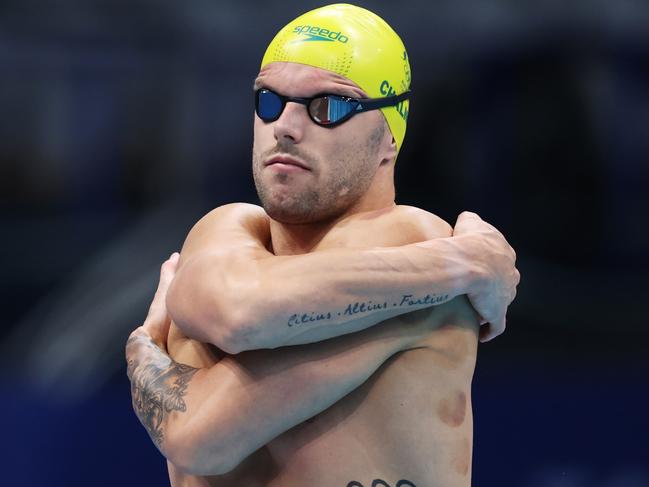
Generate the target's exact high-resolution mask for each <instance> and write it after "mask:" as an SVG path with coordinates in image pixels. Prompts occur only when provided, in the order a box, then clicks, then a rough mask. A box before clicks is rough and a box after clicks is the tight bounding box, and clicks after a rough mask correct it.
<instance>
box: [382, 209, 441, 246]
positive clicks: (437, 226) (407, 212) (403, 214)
mask: <svg viewBox="0 0 649 487" xmlns="http://www.w3.org/2000/svg"><path fill="white" fill-rule="evenodd" d="M393 219H394V224H395V225H400V226H402V227H405V228H407V229H408V230H409V231H410V232H412V233H413V236H415V235H420V236H421V237H422V240H431V239H433V238H442V237H450V236H451V235H453V227H451V225H449V224H448V223H447V222H446V221H445V220H444V219H442V218H440V217H439V216H437V215H435V214H433V213H431V212H429V211H426V210H422V209H421V208H417V207H415V206H407V205H398V206H396V207H395V211H394V215H393Z"/></svg>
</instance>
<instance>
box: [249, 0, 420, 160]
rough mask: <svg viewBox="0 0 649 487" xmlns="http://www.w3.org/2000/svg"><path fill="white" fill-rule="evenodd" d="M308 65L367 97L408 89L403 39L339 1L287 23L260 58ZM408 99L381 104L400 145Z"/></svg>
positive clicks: (370, 15)
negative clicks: (345, 81)
mask: <svg viewBox="0 0 649 487" xmlns="http://www.w3.org/2000/svg"><path fill="white" fill-rule="evenodd" d="M276 61H284V62H291V63H300V64H307V65H309V66H315V67H317V68H322V69H326V70H328V71H333V72H334V73H338V74H340V75H341V76H344V77H345V78H347V79H350V80H352V81H353V82H354V83H356V84H357V85H358V86H359V87H360V88H361V89H363V91H365V93H367V95H368V96H369V97H370V98H382V97H386V96H394V95H400V94H401V93H403V92H405V91H408V90H409V89H410V63H409V62H408V54H407V53H406V48H405V47H404V45H403V42H402V41H401V39H400V38H399V36H398V35H397V33H396V32H394V30H392V28H391V27H390V26H389V25H388V24H387V22H385V21H384V20H383V19H382V18H381V17H379V16H378V15H376V14H374V13H372V12H370V11H369V10H366V9H364V8H361V7H356V6H354V5H349V4H345V3H338V4H335V5H327V6H325V7H320V8H317V9H315V10H311V11H310V12H307V13H305V14H303V15H300V16H299V17H298V18H296V19H295V20H293V21H292V22H289V23H288V24H287V25H286V26H284V28H282V30H280V31H279V32H278V33H277V35H276V36H275V38H274V39H273V40H272V42H271V43H270V45H269V46H268V48H267V49H266V54H264V58H263V59H262V61H261V67H262V68H263V67H264V66H266V65H267V64H270V63H272V62H276ZM409 105H410V103H409V100H405V101H402V102H401V103H399V104H398V105H396V106H392V107H386V108H381V111H382V112H383V115H384V116H385V119H386V121H387V123H388V126H389V127H390V131H391V132H392V136H393V137H394V140H395V141H396V144H397V151H398V150H399V149H401V144H402V143H403V138H404V137H405V135H406V121H407V119H408V108H409Z"/></svg>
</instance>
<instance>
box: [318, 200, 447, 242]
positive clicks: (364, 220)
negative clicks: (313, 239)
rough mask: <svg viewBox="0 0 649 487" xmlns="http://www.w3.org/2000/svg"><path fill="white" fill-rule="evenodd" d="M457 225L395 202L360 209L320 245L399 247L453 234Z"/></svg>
mask: <svg viewBox="0 0 649 487" xmlns="http://www.w3.org/2000/svg"><path fill="white" fill-rule="evenodd" d="M452 232H453V228H452V227H451V226H450V225H449V224H448V223H446V222H445V221H444V220H443V219H442V218H440V217H438V216H437V215H434V214H433V213H430V212H428V211H426V210H422V209H421V208H416V207H414V206H405V205H395V206H391V207H388V208H382V209H380V210H375V211H368V212H363V213H356V214H354V215H351V216H349V217H347V218H345V219H344V220H342V221H341V222H339V223H338V224H337V225H336V226H335V227H334V228H333V229H332V230H331V231H330V233H329V234H328V235H327V237H325V239H323V241H322V243H321V245H320V246H319V249H323V248H331V247H347V248H354V247H356V248H361V247H398V246H401V245H408V244H412V243H416V242H422V241H424V240H432V239H434V238H442V237H450V236H451V235H452Z"/></svg>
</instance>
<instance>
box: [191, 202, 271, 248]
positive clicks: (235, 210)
mask: <svg viewBox="0 0 649 487" xmlns="http://www.w3.org/2000/svg"><path fill="white" fill-rule="evenodd" d="M269 240H270V220H269V217H268V215H267V214H266V212H265V211H264V209H263V208H261V207H260V206H257V205H252V204H249V203H230V204H227V205H223V206H219V207H218V208H215V209H213V210H211V211H210V212H209V213H207V214H206V215H204V216H203V217H202V218H201V219H200V220H199V221H198V222H196V224H195V225H194V226H193V227H192V229H191V230H190V232H189V234H188V235H187V238H186V239H185V243H184V244H183V249H182V252H181V260H187V259H188V258H189V257H191V256H194V255H196V254H197V253H201V252H206V251H207V252H212V251H220V250H228V249H233V248H237V247H239V248H241V247H246V246H248V247H259V248H262V247H263V248H265V247H266V245H267V243H268V241H269Z"/></svg>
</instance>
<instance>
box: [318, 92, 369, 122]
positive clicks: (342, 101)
mask: <svg viewBox="0 0 649 487" xmlns="http://www.w3.org/2000/svg"><path fill="white" fill-rule="evenodd" d="M356 105H358V102H356V101H355V100H348V99H346V98H342V97H338V96H323V97H320V98H315V99H314V100H313V101H312V102H311V103H310V104H309V113H310V114H311V117H312V118H313V119H314V120H315V121H316V122H318V123H320V124H322V125H328V124H333V123H336V122H339V121H340V120H342V119H344V118H347V117H348V116H349V115H350V114H351V113H352V112H353V111H354V110H356Z"/></svg>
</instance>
